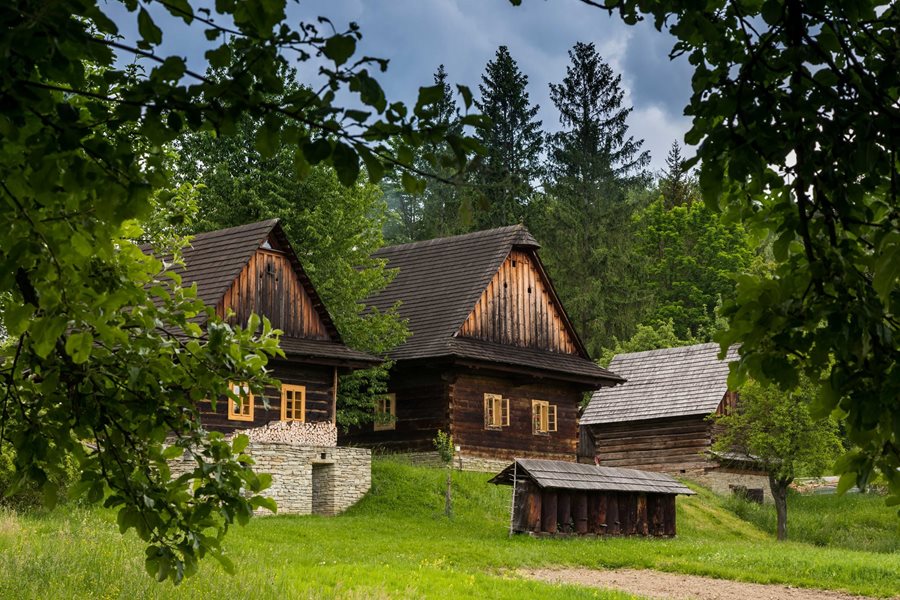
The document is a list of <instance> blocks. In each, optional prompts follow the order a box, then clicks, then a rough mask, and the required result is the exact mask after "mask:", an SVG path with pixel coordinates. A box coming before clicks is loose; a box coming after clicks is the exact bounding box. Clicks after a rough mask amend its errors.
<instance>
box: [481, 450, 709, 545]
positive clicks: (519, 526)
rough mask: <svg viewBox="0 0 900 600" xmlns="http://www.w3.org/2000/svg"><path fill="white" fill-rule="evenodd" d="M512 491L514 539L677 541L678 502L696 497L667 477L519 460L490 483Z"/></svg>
mask: <svg viewBox="0 0 900 600" xmlns="http://www.w3.org/2000/svg"><path fill="white" fill-rule="evenodd" d="M490 482H491V483H495V484H498V485H512V486H513V507H512V517H511V519H512V520H511V525H510V528H511V530H512V531H513V532H515V533H531V534H576V535H588V534H592V535H644V536H657V537H672V536H674V535H675V496H676V495H677V494H685V495H691V494H693V493H694V492H693V491H691V489H690V488H688V487H686V486H684V485H682V484H681V483H679V482H678V481H676V480H675V479H673V478H672V477H670V476H668V475H665V474H663V473H648V472H646V471H638V470H635V469H622V468H616V467H600V466H596V465H585V464H579V463H570V462H562V461H556V460H536V459H535V460H529V459H516V461H515V462H514V463H513V464H511V465H509V466H508V467H506V468H505V469H504V470H503V471H501V472H500V473H499V474H497V475H496V476H495V477H493V478H492V479H491V480H490Z"/></svg>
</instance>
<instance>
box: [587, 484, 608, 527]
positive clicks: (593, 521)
mask: <svg viewBox="0 0 900 600" xmlns="http://www.w3.org/2000/svg"><path fill="white" fill-rule="evenodd" d="M602 496H603V493H602V492H590V493H589V494H588V495H587V510H588V522H587V528H588V531H589V532H590V533H597V534H599V533H603V527H602V525H604V524H605V523H604V522H603V519H602V518H601V515H600V498H601V497H602ZM605 516H606V515H603V517H605Z"/></svg>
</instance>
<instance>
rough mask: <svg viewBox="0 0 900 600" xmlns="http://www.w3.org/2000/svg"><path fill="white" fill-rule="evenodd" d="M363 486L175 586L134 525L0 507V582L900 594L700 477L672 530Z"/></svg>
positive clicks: (867, 569) (424, 592) (309, 592)
mask: <svg viewBox="0 0 900 600" xmlns="http://www.w3.org/2000/svg"><path fill="white" fill-rule="evenodd" d="M373 471H374V472H373V487H372V491H371V492H370V494H369V495H368V496H366V498H365V499H364V500H363V501H362V502H360V503H359V504H358V505H357V506H355V507H353V508H352V509H351V510H350V511H348V512H347V513H345V514H344V515H341V516H339V517H333V518H325V517H316V516H310V517H289V516H276V517H266V518H259V519H254V520H253V521H252V522H251V523H250V525H248V526H247V527H245V528H238V529H235V530H233V531H232V533H231V534H230V535H229V538H228V540H227V548H228V552H229V554H230V556H231V557H232V558H233V560H234V561H235V563H236V564H237V566H238V568H239V570H240V571H239V573H238V575H236V576H234V577H230V576H227V575H225V574H224V573H223V572H222V571H221V569H220V568H219V567H218V565H216V564H215V563H214V562H213V561H205V562H204V564H203V566H202V567H201V571H200V573H199V574H198V575H197V576H195V577H193V578H192V579H190V580H189V581H187V582H185V583H184V584H183V585H181V586H179V587H178V588H173V587H172V586H171V585H170V584H168V583H166V584H156V583H155V582H154V581H153V580H151V579H150V578H149V577H148V576H147V575H146V574H145V573H144V569H143V558H142V557H143V548H142V546H141V543H140V541H139V540H137V538H136V537H135V536H134V535H128V536H126V537H125V538H123V537H122V536H120V535H119V533H118V529H117V528H116V525H115V519H114V515H113V514H111V513H109V512H104V511H95V510H85V509H59V510H57V511H56V512H54V513H52V514H49V515H20V516H13V515H10V514H3V515H0V595H2V596H3V597H9V598H12V597H15V598H76V597H78V598H80V597H98V598H127V599H129V600H131V599H134V598H169V597H172V598H219V597H223V596H226V595H227V596H228V597H231V598H269V597H279V598H287V597H291V598H293V597H300V598H332V597H339V598H421V597H427V598H511V599H512V598H523V597H540V598H598V597H599V598H625V597H627V596H624V595H611V594H609V593H607V592H603V591H599V590H587V589H583V588H576V587H562V586H556V585H551V584H546V583H539V582H533V581H526V580H523V579H520V578H518V577H517V576H516V575H515V573H514V571H515V569H518V568H523V567H524V568H527V567H547V566H556V565H558V566H564V565H570V566H585V567H593V568H607V567H633V568H655V569H662V570H666V571H673V572H682V573H691V574H699V575H710V576H714V577H723V578H729V579H738V580H745V581H756V582H761V583H769V582H777V583H784V584H790V585H797V586H806V587H821V588H830V589H841V590H846V591H850V592H855V593H862V594H868V595H879V596H892V595H896V594H900V579H898V577H897V573H900V555H898V554H884V553H881V554H877V553H870V552H862V551H850V550H846V549H842V548H820V547H815V546H812V545H809V544H802V543H796V542H789V543H787V544H778V543H776V542H774V541H773V540H772V537H771V536H770V535H768V534H766V533H764V532H763V531H761V530H760V529H758V528H757V527H755V526H754V525H752V524H750V523H748V522H747V521H744V520H742V519H740V518H739V517H738V516H736V515H735V514H734V513H732V512H730V511H728V510H726V509H725V508H724V507H723V505H722V501H721V500H720V499H718V498H717V497H716V496H714V495H712V494H711V493H709V492H706V491H703V490H701V491H700V492H701V493H700V494H698V495H697V496H695V497H691V498H679V500H678V532H679V535H678V537H677V538H675V539H638V538H630V539H626V538H600V539H598V538H582V539H577V538H565V539H550V538H541V539H537V538H530V537H527V536H514V537H512V538H510V537H509V536H508V526H509V512H508V511H509V499H510V488H508V487H498V486H493V485H490V484H488V483H487V479H488V476H487V475H483V474H475V473H457V474H454V478H455V487H454V517H453V519H451V520H448V519H447V518H446V517H444V516H443V513H442V510H443V485H444V478H445V472H444V471H441V470H437V469H426V468H416V467H411V466H408V465H402V464H399V463H396V462H392V461H389V460H378V461H376V462H375V464H374V465H373Z"/></svg>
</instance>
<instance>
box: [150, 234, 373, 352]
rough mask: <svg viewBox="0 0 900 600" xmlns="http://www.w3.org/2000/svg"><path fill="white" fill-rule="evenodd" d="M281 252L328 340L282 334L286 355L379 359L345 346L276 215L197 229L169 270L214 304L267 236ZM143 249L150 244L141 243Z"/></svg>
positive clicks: (207, 301) (204, 299) (201, 296)
mask: <svg viewBox="0 0 900 600" xmlns="http://www.w3.org/2000/svg"><path fill="white" fill-rule="evenodd" d="M270 237H271V238H272V239H274V240H275V241H276V242H277V244H278V247H279V249H281V250H282V251H284V252H285V253H286V254H287V256H288V258H289V260H290V262H291V265H292V266H293V268H294V271H295V272H296V273H297V276H298V278H299V280H300V283H301V285H303V289H304V291H305V292H306V294H307V295H308V296H309V298H310V301H311V302H312V305H313V307H314V308H315V309H316V311H317V313H318V314H319V317H320V318H321V319H322V321H323V323H324V324H325V329H326V330H327V331H328V334H329V337H330V338H331V341H324V342H323V341H314V340H306V339H299V338H288V337H282V339H281V343H280V346H281V348H282V350H284V352H285V354H287V355H288V356H301V357H309V358H326V359H335V360H338V361H341V362H343V363H344V364H346V365H347V366H368V365H372V364H377V363H379V362H381V359H379V358H376V357H374V356H372V355H370V354H366V353H365V352H359V351H357V350H353V349H352V348H348V347H347V346H345V345H344V344H343V342H342V340H341V336H340V333H338V330H337V327H335V325H334V321H333V320H332V318H331V315H330V314H329V313H328V310H327V309H326V308H325V305H324V303H323V302H322V299H321V298H320V297H319V295H318V293H317V292H316V290H315V288H314V287H313V285H312V282H311V281H310V279H309V277H308V276H307V275H306V272H305V271H304V270H303V266H302V265H301V264H300V260H299V259H298V258H297V254H296V253H295V252H294V250H293V248H292V247H291V244H290V242H289V241H288V239H287V235H286V234H285V233H284V230H283V229H282V227H281V225H280V224H279V223H278V219H268V220H266V221H259V222H258V223H249V224H246V225H239V226H237V227H229V228H227V229H217V230H215V231H209V232H206V233H198V234H196V235H194V236H192V237H191V240H190V245H188V246H187V247H186V248H184V249H183V250H182V252H181V256H182V260H183V261H184V266H183V267H178V268H176V269H173V270H174V271H175V272H176V273H178V274H179V275H181V281H182V284H183V285H185V286H189V285H191V284H194V283H196V284H197V297H198V298H199V299H200V300H202V301H203V303H204V304H206V305H207V306H216V305H217V304H218V303H219V301H220V300H222V297H223V296H224V295H225V292H227V291H228V289H229V288H230V287H231V284H232V283H233V282H234V280H235V279H236V278H237V277H238V275H240V273H241V270H242V269H243V268H244V267H245V266H246V265H247V263H248V262H249V261H250V258H251V257H252V256H253V255H254V253H256V251H257V250H258V249H259V248H260V247H261V246H262V245H263V243H264V242H266V241H267V240H268V239H269V238H270ZM143 249H144V251H145V252H150V251H151V248H149V247H144V248H143Z"/></svg>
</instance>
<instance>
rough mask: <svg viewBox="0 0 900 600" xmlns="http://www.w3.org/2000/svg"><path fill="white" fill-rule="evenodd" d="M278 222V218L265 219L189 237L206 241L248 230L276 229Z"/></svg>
mask: <svg viewBox="0 0 900 600" xmlns="http://www.w3.org/2000/svg"><path fill="white" fill-rule="evenodd" d="M278 222H279V219H278V218H277V217H276V218H272V219H265V220H263V221H256V222H254V223H245V224H243V225H235V226H234V227H225V228H223V229H213V230H212V231H202V232H200V233H192V234H189V236H190V238H191V239H192V240H195V239H197V238H201V239H205V238H208V237H214V236H218V235H226V234H231V233H234V232H235V231H246V230H248V229H255V228H256V227H259V228H263V226H266V227H270V228H271V227H274V226H275V224H276V223H278Z"/></svg>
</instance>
